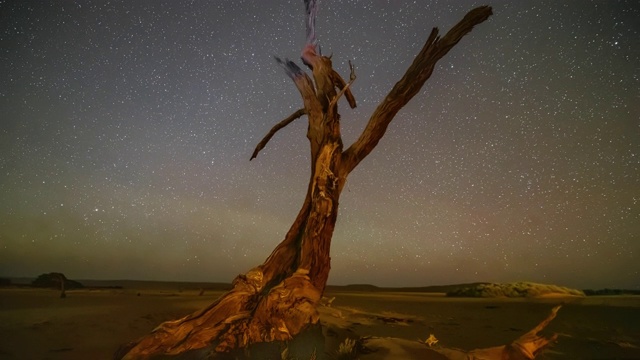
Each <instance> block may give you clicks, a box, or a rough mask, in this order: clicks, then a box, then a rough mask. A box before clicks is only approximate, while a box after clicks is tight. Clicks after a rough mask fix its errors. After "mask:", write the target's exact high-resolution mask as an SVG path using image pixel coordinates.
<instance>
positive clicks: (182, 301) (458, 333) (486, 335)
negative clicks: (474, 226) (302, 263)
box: [0, 282, 640, 360]
mask: <svg viewBox="0 0 640 360" xmlns="http://www.w3.org/2000/svg"><path fill="white" fill-rule="evenodd" d="M135 286H136V287H135V288H132V287H130V286H126V287H124V288H122V289H97V288H94V289H91V288H89V289H83V290H72V291H67V297H66V298H65V299H61V298H59V292H58V291H55V290H44V289H32V288H20V287H16V288H3V289H0V359H6V360H9V359H21V360H22V359H47V360H58V359H60V360H62V359H65V360H74V359H83V360H86V359H111V358H112V356H113V354H114V352H115V351H116V350H117V349H118V347H119V346H120V345H122V344H125V343H127V342H129V341H132V340H135V339H137V338H138V337H140V336H142V335H145V334H147V333H149V332H150V331H151V330H152V329H153V328H155V327H156V326H157V325H158V324H160V323H161V322H163V321H166V320H174V319H177V318H180V317H182V316H184V315H187V314H189V313H191V312H193V311H196V310H198V309H201V308H203V307H205V306H207V305H209V304H210V303H211V302H213V301H214V300H215V299H217V298H218V297H219V296H220V295H221V294H223V291H222V290H216V289H209V290H206V291H204V294H202V295H201V294H200V292H201V291H200V290H199V289H198V288H195V287H193V286H192V287H189V286H184V287H181V286H179V285H177V284H176V283H169V284H164V285H163V283H153V284H152V283H149V284H148V285H145V283H142V282H139V283H136V285H135ZM325 296H326V297H327V298H333V297H335V299H334V300H333V302H332V303H331V305H330V306H322V307H321V308H320V311H321V322H322V324H323V333H324V334H325V336H326V340H325V353H326V354H329V355H330V356H329V358H335V356H333V355H335V352H336V351H337V349H338V347H339V344H340V343H342V342H343V341H344V339H345V338H352V339H358V338H360V337H364V336H373V337H375V339H373V340H371V341H370V342H369V343H370V344H375V346H374V347H376V348H377V349H378V351H377V352H374V353H371V354H367V355H362V356H359V357H358V358H359V359H365V360H366V359H414V358H415V359H438V358H441V357H439V355H438V354H437V353H435V352H434V351H433V350H432V349H429V347H428V346H427V345H425V344H422V343H420V342H419V341H418V340H423V341H424V340H425V339H426V338H427V337H429V335H430V334H433V335H434V336H435V338H437V339H438V343H437V344H436V345H435V346H436V347H438V346H440V347H445V348H456V349H464V350H472V349H477V348H486V347H492V346H497V345H503V344H507V343H510V342H511V341H513V340H515V339H516V338H518V337H519V336H521V335H522V334H524V333H526V332H527V331H529V330H530V329H532V328H533V327H535V326H536V325H537V324H538V323H539V322H540V321H541V320H543V319H544V318H545V317H547V315H548V314H549V312H550V309H551V308H552V307H553V306H555V305H557V304H563V306H562V308H561V309H560V311H559V312H558V315H557V317H556V318H555V320H553V322H552V323H551V324H550V325H549V326H548V327H547V328H546V329H545V330H544V331H543V333H542V334H543V335H551V334H552V333H558V334H559V337H558V340H557V341H556V342H555V343H554V344H553V346H552V347H550V348H549V349H547V350H546V351H545V352H544V353H543V354H541V355H540V356H538V359H640V296H591V297H561V298H559V297H551V298H549V297H546V298H536V299H522V298H520V299H507V298H500V299H495V298H494V299H478V298H450V297H445V296H444V295H443V294H434V293H419V292H356V291H339V290H331V291H329V292H327V293H326V294H325ZM319 358H320V357H319Z"/></svg>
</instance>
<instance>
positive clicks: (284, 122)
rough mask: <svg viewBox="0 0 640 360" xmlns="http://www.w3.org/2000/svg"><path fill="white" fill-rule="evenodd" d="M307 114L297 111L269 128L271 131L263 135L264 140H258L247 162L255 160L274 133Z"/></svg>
mask: <svg viewBox="0 0 640 360" xmlns="http://www.w3.org/2000/svg"><path fill="white" fill-rule="evenodd" d="M306 113H307V112H306V111H305V110H304V109H298V111H296V112H294V113H293V114H291V115H289V117H288V118H286V119H284V120H282V121H280V122H279V123H277V124H276V125H275V126H274V127H272V128H271V130H269V132H268V133H267V135H265V137H264V138H262V140H260V142H259V143H258V145H256V149H255V150H253V154H252V155H251V159H249V161H251V160H253V159H255V158H256V156H258V153H259V152H260V150H262V149H264V147H265V145H267V143H268V142H269V140H271V138H272V137H273V135H275V133H276V132H277V131H278V130H280V129H282V128H283V127H285V126H287V125H289V124H290V123H292V122H293V120H295V119H297V118H299V117H301V116H302V115H304V114H306Z"/></svg>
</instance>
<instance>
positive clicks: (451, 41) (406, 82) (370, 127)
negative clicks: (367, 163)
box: [342, 6, 492, 175]
mask: <svg viewBox="0 0 640 360" xmlns="http://www.w3.org/2000/svg"><path fill="white" fill-rule="evenodd" d="M491 15H492V12H491V7H489V6H481V7H478V8H475V9H473V10H471V11H470V12H469V13H467V15H466V16H465V17H464V18H463V19H462V20H461V21H460V22H459V23H457V24H456V25H455V26H454V27H453V28H452V29H451V30H449V32H448V33H447V34H446V35H445V36H444V37H443V38H442V39H441V38H440V37H439V36H438V28H434V29H433V30H432V31H431V35H429V38H428V39H427V42H426V43H425V44H424V47H423V48H422V50H421V51H420V53H418V55H417V56H416V58H415V59H414V60H413V63H412V64H411V66H409V68H408V69H407V71H406V73H405V74H404V76H403V77H402V79H400V81H398V82H397V83H396V84H395V86H394V87H393V89H391V91H390V92H389V94H388V95H387V96H386V97H385V98H384V100H382V102H381V103H380V105H378V107H377V108H376V110H375V111H374V112H373V114H372V115H371V118H370V119H369V123H368V124H367V126H366V128H365V129H364V131H363V132H362V134H361V135H360V137H359V138H358V140H356V142H354V143H353V144H352V145H351V146H350V147H349V148H348V149H347V150H345V152H344V153H343V162H342V164H343V168H342V171H343V172H344V174H345V175H346V174H348V173H350V172H351V171H352V170H353V169H354V168H355V167H356V166H357V165H358V164H359V163H360V161H362V160H363V159H364V158H365V157H366V156H367V155H369V153H371V151H372V150H373V148H375V146H376V145H377V144H378V142H379V141H380V139H381V138H382V136H383V135H384V133H385V131H386V130H387V126H388V125H389V123H390V122H391V120H393V118H394V116H395V115H396V114H397V113H398V111H399V110H400V109H401V108H402V107H404V106H405V105H406V104H407V103H408V102H409V100H411V99H412V98H413V97H414V96H415V95H416V94H417V93H418V91H420V89H421V88H422V86H423V85H424V83H425V82H426V81H427V79H429V77H430V76H431V74H432V73H433V68H434V67H435V65H436V63H437V62H438V60H440V59H441V58H442V57H443V56H444V55H446V54H447V53H448V52H449V50H451V49H452V48H453V47H454V46H455V45H456V44H457V43H458V42H459V41H460V39H462V37H464V36H465V35H466V34H467V33H469V32H470V31H471V30H472V29H473V27H474V26H475V25H478V24H480V23H482V22H484V21H485V20H487V19H488V18H489V16H491Z"/></svg>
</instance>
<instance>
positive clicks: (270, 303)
mask: <svg viewBox="0 0 640 360" xmlns="http://www.w3.org/2000/svg"><path fill="white" fill-rule="evenodd" d="M305 3H306V5H307V14H308V19H307V24H308V26H307V45H306V46H305V48H304V50H303V54H302V59H303V62H304V63H305V64H306V65H307V66H309V67H310V68H311V70H312V73H313V80H312V79H311V78H310V77H309V76H308V75H307V74H306V73H305V72H303V71H302V70H301V69H300V68H299V67H298V66H297V65H296V64H295V63H293V62H292V61H289V60H280V59H278V58H276V60H277V61H278V63H279V64H280V65H281V66H282V67H283V68H284V70H285V72H286V73H287V75H288V76H289V77H290V78H291V79H292V80H293V81H294V83H295V85H296V87H297V88H298V90H299V92H300V95H301V97H302V100H303V105H304V106H303V108H302V109H300V110H298V111H296V112H295V113H293V114H292V115H291V116H289V117H288V118H287V119H285V120H283V121H282V122H281V123H279V124H277V125H276V126H275V127H274V128H273V129H272V130H271V131H270V132H269V134H267V136H266V137H265V138H264V139H263V140H262V141H261V142H260V143H259V144H258V146H257V147H256V150H255V151H254V153H253V155H252V159H253V158H254V157H256V156H257V154H258V153H259V151H260V150H261V149H262V148H263V147H264V146H265V145H266V143H267V142H268V141H269V139H270V138H271V137H272V136H273V135H274V134H275V132H277V131H278V130H279V129H281V128H282V127H284V126H286V125H287V124H289V123H290V122H292V121H294V120H296V119H297V118H299V117H301V116H302V115H307V117H308V120H309V127H308V131H307V138H308V139H309V142H310V148H311V177H310V180H309V186H308V188H307V194H306V197H305V200H304V203H303V205H302V208H301V209H300V212H299V213H298V216H297V217H296V219H295V221H294V222H293V225H292V226H291V228H290V229H289V231H288V232H287V234H286V236H285V238H284V240H283V241H282V242H281V243H280V244H279V245H278V246H277V247H276V248H275V249H274V250H273V252H272V253H271V255H270V256H269V257H268V258H267V259H266V261H265V262H264V263H263V264H262V265H259V266H257V267H255V268H253V269H251V270H249V271H248V272H247V273H246V274H244V275H239V276H238V277H236V279H235V280H234V281H233V288H232V290H230V291H229V292H228V293H226V294H225V295H223V296H222V297H221V298H220V299H218V300H217V301H215V302H214V303H213V304H211V305H210V306H208V307H207V308H205V309H203V310H200V311H198V312H195V313H193V314H191V315H188V316H186V317H184V318H182V319H179V320H176V321H169V322H165V323H163V324H161V325H160V326H158V327H157V328H156V329H155V330H154V331H153V332H152V333H150V334H149V335H147V336H145V337H143V338H141V339H139V340H137V341H136V342H134V343H132V344H130V345H128V346H126V347H125V348H123V349H122V351H121V352H120V353H119V354H117V355H116V358H117V359H148V358H152V357H154V356H159V355H177V354H181V353H184V352H187V351H189V350H192V349H202V348H210V349H215V351H216V352H225V351H229V350H231V349H235V348H243V347H247V346H248V345H250V344H253V343H260V342H272V341H284V340H290V339H292V337H293V336H294V335H296V334H299V333H300V332H301V331H302V330H304V329H305V328H307V327H309V326H310V325H313V324H316V323H317V322H318V317H319V315H318V312H317V310H316V306H317V305H318V302H319V300H320V298H321V296H322V293H323V292H324V289H325V286H326V282H327V278H328V276H329V270H330V257H329V254H330V245H331V237H332V235H333V230H334V227H335V223H336V219H337V215H338V202H339V198H340V193H341V191H342V189H343V187H344V185H345V182H346V179H347V176H348V174H349V173H350V172H351V171H352V170H353V169H354V168H355V167H356V166H357V165H358V163H360V161H362V159H364V158H365V157H366V156H367V155H368V154H369V153H370V152H371V151H372V150H373V148H374V147H375V146H376V144H377V143H378V141H379V140H380V138H382V136H383V135H384V132H385V130H386V128H387V126H388V124H389V123H390V122H391V120H392V119H393V117H394V116H395V114H396V113H397V112H398V111H399V110H400V109H401V108H402V107H403V106H404V105H405V104H406V103H407V102H408V101H409V100H410V99H411V98H412V97H413V96H414V95H415V94H417V93H418V91H419V90H420V88H421V87H422V85H423V84H424V83H425V81H426V80H427V79H428V78H429V76H431V73H432V71H433V68H434V66H435V64H436V62H437V61H438V60H439V59H440V58H442V57H443V56H444V55H445V54H446V53H447V52H448V51H449V50H450V49H451V48H452V47H453V46H454V45H455V44H457V43H458V41H460V39H461V38H462V37H463V36H464V35H466V34H467V33H468V32H469V31H471V29H472V28H473V27H474V26H475V25H477V24H480V23H481V22H483V21H485V20H486V19H487V18H488V17H489V16H490V15H491V8H490V7H479V8H477V9H474V10H472V11H470V12H469V13H468V14H467V15H466V16H465V17H464V19H463V20H462V21H460V22H459V23H458V24H457V25H456V26H454V28H453V29H452V30H451V31H449V32H448V33H447V34H446V35H445V36H444V37H443V38H440V37H439V36H438V30H437V29H435V28H434V29H433V31H432V32H431V35H430V36H429V38H428V40H427V42H426V44H425V45H424V47H423V49H422V50H421V51H420V53H419V54H418V55H417V56H416V59H415V60H414V62H413V64H412V65H411V66H410V67H409V69H408V70H407V72H406V74H405V75H404V77H403V78H402V79H401V80H400V81H399V82H398V83H397V84H396V85H395V86H394V87H393V89H392V90H391V92H390V93H389V94H388V95H387V97H386V98H385V99H384V100H383V101H382V103H381V104H380V105H379V106H378V108H377V109H376V110H375V112H374V113H373V115H372V116H371V118H370V120H369V123H368V125H367V126H366V128H365V130H364V131H363V133H362V134H361V135H360V137H359V139H358V140H357V141H356V142H355V143H354V144H353V145H351V147H349V148H348V149H347V150H346V151H343V144H342V138H341V135H340V116H339V114H338V109H337V102H338V99H339V98H340V97H341V96H342V95H344V96H345V98H346V99H347V100H348V102H349V105H350V106H351V107H352V108H353V107H355V105H356V103H355V98H354V97H353V95H352V94H351V91H350V85H351V83H352V82H353V81H354V80H355V72H354V70H353V67H352V68H351V75H350V81H349V82H348V83H347V82H345V81H344V80H343V79H342V77H340V75H339V74H338V73H337V72H336V71H335V70H333V68H332V64H331V59H330V58H328V57H326V56H321V55H318V54H317V53H316V48H315V29H314V26H313V24H314V23H315V11H316V9H317V8H316V4H315V1H314V0H306V1H305ZM336 89H337V90H338V91H336Z"/></svg>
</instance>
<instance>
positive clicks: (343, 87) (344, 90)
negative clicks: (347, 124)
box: [329, 60, 356, 109]
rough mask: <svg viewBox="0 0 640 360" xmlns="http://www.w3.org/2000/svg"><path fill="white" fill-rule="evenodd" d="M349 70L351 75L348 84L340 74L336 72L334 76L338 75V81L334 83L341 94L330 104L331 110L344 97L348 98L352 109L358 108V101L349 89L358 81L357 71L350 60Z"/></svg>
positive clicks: (335, 80)
mask: <svg viewBox="0 0 640 360" xmlns="http://www.w3.org/2000/svg"><path fill="white" fill-rule="evenodd" d="M349 70H350V73H349V82H348V83H345V82H344V80H342V77H340V75H338V73H336V72H335V71H334V72H333V73H334V74H336V75H338V77H337V79H334V83H335V84H336V86H337V87H338V88H339V89H340V92H339V93H338V94H337V95H336V96H335V97H334V98H333V100H331V103H330V104H329V108H330V109H331V108H333V106H334V105H335V104H336V103H337V102H338V100H339V99H340V97H341V96H342V95H345V96H346V98H347V101H348V102H349V105H351V108H352V109H353V108H355V107H356V99H355V98H354V97H353V94H352V93H351V90H350V89H349V88H350V87H351V84H353V82H354V81H355V80H356V71H355V70H354V68H353V64H351V60H349ZM340 82H341V83H340Z"/></svg>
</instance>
